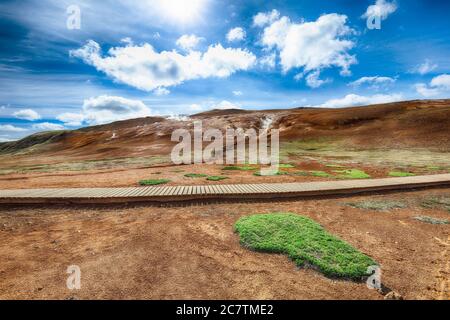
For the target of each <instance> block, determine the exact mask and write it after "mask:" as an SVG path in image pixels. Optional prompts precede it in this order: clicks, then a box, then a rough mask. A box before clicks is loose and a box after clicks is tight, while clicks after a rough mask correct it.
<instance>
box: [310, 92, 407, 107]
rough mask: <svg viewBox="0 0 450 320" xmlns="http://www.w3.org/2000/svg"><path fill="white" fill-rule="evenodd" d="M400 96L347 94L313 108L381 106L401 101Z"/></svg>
mask: <svg viewBox="0 0 450 320" xmlns="http://www.w3.org/2000/svg"><path fill="white" fill-rule="evenodd" d="M402 99H403V96H402V95H401V94H376V95H373V96H360V95H357V94H348V95H346V96H345V97H343V98H340V99H331V100H328V101H326V102H325V103H323V104H321V105H317V106H314V107H316V108H345V107H353V106H365V105H371V104H382V103H390V102H396V101H401V100H402Z"/></svg>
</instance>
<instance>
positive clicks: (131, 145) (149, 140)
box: [0, 100, 450, 164]
mask: <svg viewBox="0 0 450 320" xmlns="http://www.w3.org/2000/svg"><path fill="white" fill-rule="evenodd" d="M194 120H202V121H203V125H204V126H205V127H209V128H219V129H222V130H223V129H225V128H227V127H233V128H237V127H242V128H245V129H248V128H255V129H260V128H263V127H273V128H279V129H280V135H281V139H282V142H283V141H294V140H298V139H322V138H326V139H327V140H328V139H329V140H335V141H340V142H341V143H342V144H343V145H344V146H347V147H349V148H361V149H374V148H429V149H433V150H440V151H449V150H450V100H430V101H408V102H398V103H391V104H383V105H373V106H366V107H355V108H343V109H290V110H266V111H243V110H213V111H209V112H205V113H201V114H197V115H194V116H192V117H191V119H189V120H186V121H177V120H171V119H166V118H162V117H149V118H141V119H133V120H126V121H120V122H115V123H111V124H107V125H100V126H94V127H88V128H83V129H79V130H75V131H62V132H50V133H49V132H47V133H40V134H35V135H32V136H30V137H27V138H25V139H22V140H20V141H16V142H9V143H3V144H0V155H1V159H2V162H3V163H8V162H9V163H10V164H11V163H14V162H16V161H23V162H33V163H38V162H41V161H40V159H45V162H49V161H50V162H58V161H62V160H85V159H104V158H117V157H136V156H151V155H168V154H169V153H170V150H171V148H172V146H173V145H174V143H173V142H171V141H170V137H171V134H172V132H173V131H174V130H175V129H178V128H188V129H192V127H193V121H194Z"/></svg>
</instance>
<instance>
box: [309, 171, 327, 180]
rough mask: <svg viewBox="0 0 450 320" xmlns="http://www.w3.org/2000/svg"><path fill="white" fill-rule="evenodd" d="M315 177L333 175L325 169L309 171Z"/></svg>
mask: <svg viewBox="0 0 450 320" xmlns="http://www.w3.org/2000/svg"><path fill="white" fill-rule="evenodd" d="M309 173H310V174H311V175H312V176H314V177H321V178H330V177H332V175H331V174H329V173H328V172H325V171H310V172H309Z"/></svg>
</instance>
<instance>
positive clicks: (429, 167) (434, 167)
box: [427, 166, 446, 171]
mask: <svg viewBox="0 0 450 320" xmlns="http://www.w3.org/2000/svg"><path fill="white" fill-rule="evenodd" d="M427 169H428V170H432V171H442V170H446V167H439V166H428V167H427Z"/></svg>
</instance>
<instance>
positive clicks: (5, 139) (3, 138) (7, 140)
mask: <svg viewBox="0 0 450 320" xmlns="http://www.w3.org/2000/svg"><path fill="white" fill-rule="evenodd" d="M10 141H13V139H11V138H8V137H5V136H3V137H0V142H10Z"/></svg>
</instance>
